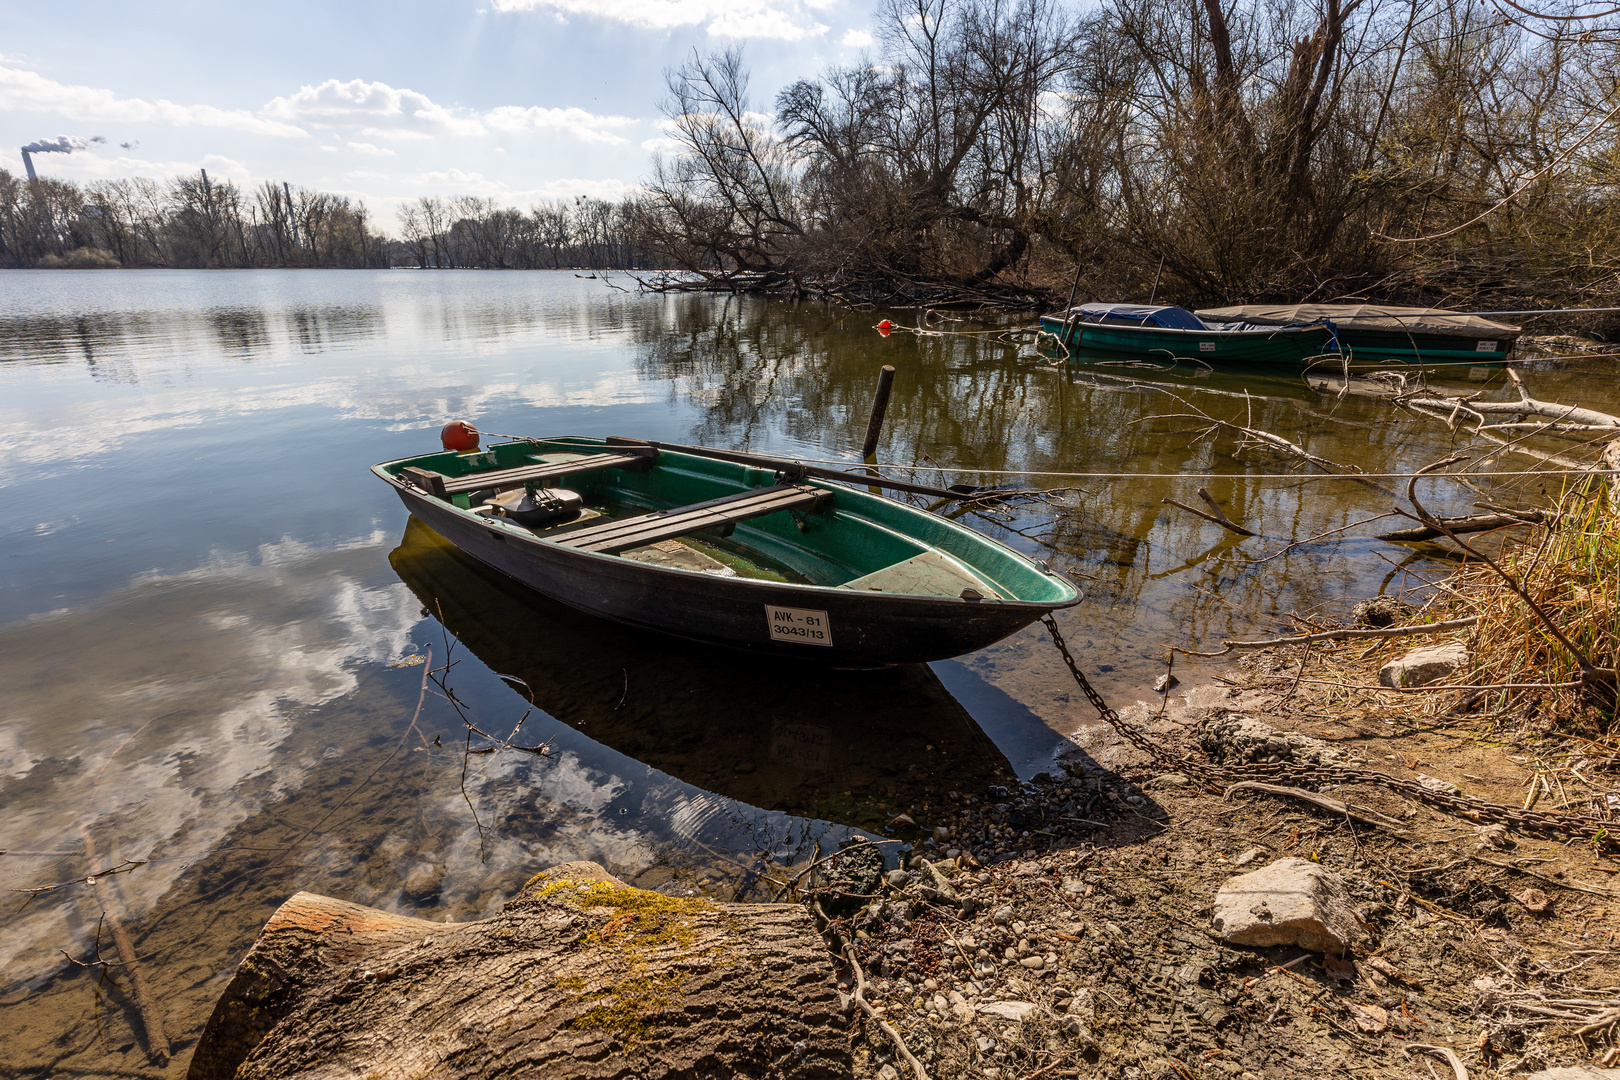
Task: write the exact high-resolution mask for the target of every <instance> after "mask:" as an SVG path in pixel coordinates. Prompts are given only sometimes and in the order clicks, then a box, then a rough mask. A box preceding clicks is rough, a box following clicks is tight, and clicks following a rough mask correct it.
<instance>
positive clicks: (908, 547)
mask: <svg viewBox="0 0 1620 1080" xmlns="http://www.w3.org/2000/svg"><path fill="white" fill-rule="evenodd" d="M619 449H622V446H617V445H609V444H608V443H606V442H605V441H604V440H600V439H589V438H582V437H563V438H552V439H538V440H532V441H523V442H506V443H497V444H494V445H492V446H490V447H489V448H488V449H487V450H482V451H479V452H476V453H456V452H453V451H441V452H437V453H431V454H422V455H418V456H415V457H410V458H402V459H400V460H397V461H391V462H386V463H384V464H381V465H378V466H376V468H375V471H376V472H378V473H379V474H381V475H384V476H386V477H389V478H395V477H397V476H398V474H399V473H400V472H401V471H403V470H404V469H407V468H412V467H414V468H419V469H425V470H429V471H431V472H436V473H439V474H440V475H442V476H444V477H447V478H450V479H457V480H459V479H464V478H468V477H475V476H476V475H478V474H479V473H484V472H490V473H493V472H496V471H499V470H503V469H515V468H522V467H525V466H532V465H535V464H540V463H551V462H561V461H565V460H568V459H569V458H573V457H578V456H582V455H590V454H599V453H605V452H612V451H614V450H619ZM779 479H780V477H779V476H778V474H777V473H775V472H773V471H772V470H769V469H762V468H754V467H751V466H747V465H740V464H736V463H733V462H729V461H722V460H719V459H717V458H709V457H700V456H697V455H691V454H682V453H676V452H672V451H667V450H665V451H660V452H659V455H658V458H657V461H656V463H655V464H654V465H653V466H652V467H651V468H649V469H647V470H645V471H631V470H627V469H604V470H599V471H595V472H590V473H583V474H577V475H574V476H570V477H567V478H564V479H562V480H558V481H555V482H551V481H548V482H547V486H548V487H551V488H567V489H570V490H573V491H577V492H579V494H580V495H581V497H582V498H583V499H584V501H585V504H586V505H587V506H590V507H593V508H597V509H599V510H607V511H608V513H609V514H610V516H622V515H624V514H631V513H651V512H657V511H662V510H668V509H672V508H675V507H684V506H691V505H693V504H696V503H702V502H705V501H708V500H712V499H719V498H724V497H726V496H731V495H736V494H739V493H742V492H747V491H749V490H752V489H759V488H766V487H770V486H772V485H774V484H776V483H777V482H778V481H779ZM801 483H808V484H810V485H812V486H814V487H817V488H820V489H822V490H825V491H828V492H829V493H831V494H832V497H833V498H832V502H833V509H832V511H831V512H829V513H814V514H809V515H803V514H798V513H790V512H785V511H784V512H777V513H771V514H766V515H764V516H761V517H756V518H752V519H750V520H747V521H742V522H739V523H737V524H736V525H735V530H734V532H733V533H732V534H731V535H730V536H729V537H726V538H723V539H722V538H720V537H718V536H714V535H712V534H709V533H702V534H698V535H697V536H696V537H695V539H697V540H699V541H702V542H704V543H707V544H713V545H723V546H725V547H727V548H728V549H732V550H736V551H739V552H744V553H748V554H750V555H753V556H755V557H756V558H757V561H758V563H759V565H761V566H766V567H770V566H773V565H774V566H775V567H778V568H781V569H782V570H785V571H787V572H788V573H787V576H786V577H785V581H786V582H787V583H790V584H798V585H808V586H819V587H823V588H841V587H851V588H854V589H857V590H859V589H863V588H871V589H873V590H878V589H879V586H878V585H875V584H873V585H866V584H863V582H865V581H867V580H868V579H869V578H870V577H871V576H872V575H878V574H882V573H884V572H888V574H889V577H887V578H882V579H879V580H882V581H883V585H882V589H883V590H884V591H887V592H888V593H889V594H890V595H928V596H952V597H954V596H956V595H957V593H958V592H959V591H960V590H961V588H962V584H963V581H964V580H965V578H966V576H971V577H972V578H976V579H978V580H980V581H982V582H984V583H985V584H986V585H988V586H989V587H990V589H991V590H993V591H994V592H995V593H996V594H997V595H998V596H999V597H1000V598H1001V599H1003V600H1006V601H1013V602H1026V603H1033V604H1040V605H1042V606H1049V607H1053V608H1057V607H1068V606H1071V605H1073V604H1075V603H1077V602H1078V601H1079V598H1080V594H1079V591H1078V589H1076V588H1075V586H1074V585H1073V583H1071V582H1069V581H1068V580H1067V579H1066V578H1064V577H1063V576H1061V575H1058V574H1054V573H1051V572H1049V571H1048V570H1046V568H1044V567H1042V566H1040V565H1038V564H1036V563H1035V562H1034V561H1033V560H1032V559H1030V558H1028V557H1026V556H1024V555H1022V554H1020V553H1018V552H1016V551H1014V550H1012V549H1011V548H1008V547H1006V546H1005V545H1003V544H1000V543H998V542H997V541H995V540H992V539H991V538H989V537H986V536H984V535H982V534H980V533H978V532H976V531H974V530H973V529H970V528H968V527H966V526H963V525H959V524H957V523H956V522H953V521H949V520H947V519H945V518H942V517H939V516H938V515H935V514H929V513H926V512H924V511H922V510H919V509H917V508H916V507H912V506H909V505H906V504H904V503H900V502H897V501H895V500H893V499H888V498H884V497H882V496H878V495H873V494H870V493H869V492H866V491H863V490H859V489H856V488H852V487H847V486H845V485H842V484H837V483H831V482H827V481H822V480H815V479H811V480H806V481H801ZM449 506H452V507H454V508H455V509H456V510H457V511H459V512H460V513H461V514H463V515H466V516H467V517H468V518H469V519H471V518H475V517H476V515H474V514H473V512H472V504H471V501H470V496H469V495H465V494H458V495H454V496H452V497H451V499H450V500H449ZM560 533H561V530H559V534H560ZM538 539H540V540H541V541H546V540H547V539H548V536H547V533H546V532H544V531H541V532H539V533H538ZM711 550H712V549H711ZM625 554H627V555H628V554H630V553H628V552H627V553H625ZM577 555H578V556H579V558H581V559H582V560H585V561H589V560H594V559H604V558H605V559H617V558H620V557H621V556H620V555H602V554H594V553H588V552H578V553H577ZM919 557H924V558H919ZM902 564H905V565H906V566H908V567H910V568H911V569H910V570H908V571H907V572H906V573H903V574H900V575H898V576H896V574H895V572H894V571H895V568H897V567H900V566H901V565H902ZM931 567H932V568H933V570H934V571H937V572H935V573H933V574H932V575H931V574H930V568H931ZM964 570H965V571H966V572H967V575H964V574H962V573H961V571H964ZM931 582H932V583H935V584H937V585H938V588H930V584H931Z"/></svg>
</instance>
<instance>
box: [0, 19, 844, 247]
mask: <svg viewBox="0 0 1620 1080" xmlns="http://www.w3.org/2000/svg"><path fill="white" fill-rule="evenodd" d="M873 14H874V11H873V5H872V4H871V3H870V2H857V0H437V2H417V0H402V2H401V0H396V2H391V3H384V2H359V0H337V2H333V3H318V2H306V0H291V2H283V3H277V4H256V3H219V2H217V0H214V2H206V3H205V2H202V0H183V2H180V0H177V2H170V3H161V4H157V3H140V2H119V3H108V2H102V0H91V2H83V3H80V2H75V3H69V4H64V5H60V6H58V5H57V4H51V3H46V4H42V3H38V2H37V0H0V27H4V28H5V32H4V34H3V35H0V147H6V148H10V149H0V168H5V169H9V170H10V171H12V172H13V173H16V174H19V175H20V174H21V173H22V171H23V170H22V156H21V153H20V152H19V149H17V148H20V147H22V146H25V145H29V144H32V143H35V142H48V141H50V140H55V139H57V138H58V137H60V136H68V137H69V138H68V140H67V142H66V144H65V145H70V146H72V145H79V144H80V143H81V142H82V145H83V149H78V150H74V151H73V152H71V153H37V154H34V155H33V157H34V167H35V169H36V170H37V171H38V173H39V174H40V175H41V176H53V177H59V178H62V179H72V180H77V181H80V182H85V181H91V180H98V179H105V178H117V177H133V176H146V177H152V178H154V179H162V178H166V177H169V176H173V175H176V174H179V173H184V172H195V171H196V170H197V169H199V168H206V169H207V170H208V174H209V177H210V178H219V179H229V180H232V181H235V182H236V183H238V184H241V185H244V186H248V185H254V184H257V183H259V182H260V181H262V180H266V179H273V180H276V181H282V180H286V181H291V182H292V183H293V185H295V186H299V185H302V186H305V187H311V188H316V189H318V190H322V191H329V192H334V193H338V194H344V195H350V196H357V197H359V198H361V199H363V200H364V201H365V202H366V204H367V205H368V206H369V207H370V208H371V210H372V212H373V214H374V215H376V216H377V217H378V218H381V219H382V220H384V221H386V222H388V223H389V224H392V222H393V219H394V213H395V211H396V209H397V207H398V206H399V205H400V204H401V203H402V202H405V201H408V200H411V199H414V198H416V197H417V196H420V195H458V194H472V195H480V196H487V197H492V198H495V199H497V200H499V201H500V202H502V203H503V204H507V205H513V206H518V207H527V206H528V205H530V204H531V203H533V202H535V201H537V200H541V199H553V198H566V197H572V196H578V195H588V196H590V197H592V198H616V197H618V196H620V195H622V194H624V193H625V192H626V191H628V190H630V189H631V188H633V187H634V186H635V185H636V183H637V182H638V180H640V179H641V178H642V177H644V176H645V175H646V174H647V171H648V167H649V162H650V159H651V154H652V152H653V151H654V150H655V149H657V148H658V147H659V145H660V139H661V138H662V137H663V134H664V133H663V130H662V128H661V126H660V121H661V119H662V116H661V114H660V112H659V109H658V103H659V101H660V99H661V98H662V97H663V96H664V93H665V90H664V73H665V72H666V70H668V69H669V68H671V67H674V66H678V65H679V64H680V63H681V62H682V61H683V60H685V59H687V58H689V57H690V56H691V55H692V53H693V51H694V50H697V51H698V52H700V53H708V52H714V51H718V50H720V49H724V48H730V47H734V46H742V47H743V49H744V54H745V56H746V57H747V61H748V66H749V67H750V68H751V69H752V72H753V83H752V86H753V95H754V99H755V101H754V106H755V108H758V109H760V110H761V111H766V112H768V111H769V110H770V105H771V102H772V100H773V99H774V98H775V96H776V93H777V91H778V90H779V89H781V88H782V87H784V86H786V85H788V84H789V83H791V82H792V81H793V80H795V79H798V78H802V77H809V76H814V75H815V74H817V73H818V72H820V71H822V70H824V69H825V68H827V67H828V66H831V65H834V64H841V63H849V62H851V61H854V60H855V59H857V58H858V57H859V56H860V55H861V53H862V50H863V49H866V48H868V47H869V46H870V44H871V33H872V26H871V23H872V18H873Z"/></svg>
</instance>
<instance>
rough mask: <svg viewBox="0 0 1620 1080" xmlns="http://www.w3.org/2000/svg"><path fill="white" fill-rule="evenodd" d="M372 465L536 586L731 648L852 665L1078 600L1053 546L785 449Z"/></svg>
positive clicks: (615, 449)
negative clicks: (1042, 558) (794, 457)
mask: <svg viewBox="0 0 1620 1080" xmlns="http://www.w3.org/2000/svg"><path fill="white" fill-rule="evenodd" d="M372 472H373V473H375V474H376V475H377V476H378V477H379V478H381V479H383V480H384V481H386V482H387V483H388V484H389V485H390V486H392V487H393V488H394V490H395V492H396V493H397V494H398V495H399V497H400V499H401V500H402V501H403V502H404V503H405V506H406V507H407V508H408V509H409V510H410V512H411V513H412V514H414V515H416V516H417V517H418V518H420V519H421V520H422V521H423V522H424V523H426V524H427V525H428V526H429V527H430V528H432V529H433V530H434V531H435V532H437V533H438V534H439V535H441V536H443V537H444V538H445V539H447V540H449V541H450V542H451V543H453V544H455V545H456V547H458V548H460V549H461V550H462V551H464V552H466V553H467V554H468V555H471V556H472V557H473V558H475V559H478V560H479V561H480V562H483V563H485V564H486V565H488V566H491V567H494V568H495V569H496V570H499V571H501V572H502V573H504V574H506V575H507V576H508V577H510V578H512V579H514V580H515V581H517V582H520V583H522V584H523V585H526V586H528V587H529V588H532V589H534V590H536V591H538V592H540V593H542V594H544V595H546V596H549V597H551V598H553V599H555V600H559V601H561V602H563V603H565V604H568V605H569V606H571V607H575V608H578V609H580V610H582V611H586V612H589V613H591V614H594V615H598V616H601V617H603V618H608V619H612V620H615V621H617V622H622V623H627V624H630V625H633V626H641V627H646V628H649V629H653V630H661V631H664V632H665V633H670V634H676V635H679V636H681V637H685V638H691V639H694V640H698V641H704V642H710V643H714V644H720V645H727V646H731V647H734V648H740V649H748V650H754V651H760V652H769V653H777V654H785V655H791V656H800V657H804V658H806V659H811V660H816V661H821V662H832V663H835V664H840V665H846V666H876V665H884V664H894V663H907V662H913V661H928V660H940V659H944V658H946V657H950V656H958V655H960V654H962V653H966V652H971V651H973V650H975V649H982V648H984V647H986V646H988V645H992V644H994V643H995V642H997V641H1000V640H1001V639H1002V638H1005V637H1006V636H1008V635H1009V634H1012V633H1014V632H1015V631H1017V630H1019V629H1021V628H1022V627H1024V626H1027V625H1029V624H1030V623H1032V622H1034V621H1035V620H1036V619H1039V618H1040V617H1041V616H1042V615H1045V614H1046V613H1047V612H1049V611H1052V610H1054V609H1057V608H1065V607H1071V606H1073V605H1075V604H1077V603H1079V602H1080V593H1079V590H1078V589H1076V588H1075V586H1074V584H1073V582H1071V581H1069V579H1068V578H1066V577H1064V576H1063V575H1061V574H1058V573H1056V572H1054V571H1053V570H1051V569H1050V568H1048V567H1047V566H1046V565H1045V564H1044V563H1039V562H1036V561H1035V560H1033V559H1031V558H1029V557H1027V556H1025V555H1023V554H1021V553H1019V552H1017V551H1014V550H1013V549H1011V548H1009V547H1007V546H1006V545H1004V544H1000V543H997V542H996V541H994V540H992V539H990V538H989V537H987V536H984V535H982V534H980V533H977V532H975V531H974V530H972V529H969V528H967V527H966V526H963V525H959V524H957V523H956V522H954V521H950V520H947V519H945V518H943V517H940V516H938V515H936V514H930V513H926V512H925V511H923V510H919V509H917V508H916V507H913V506H909V505H907V504H905V503H902V502H897V501H895V500H893V499H887V498H883V497H881V496H878V495H874V494H871V493H869V492H868V491H865V490H861V489H860V488H857V487H849V486H845V484H843V483H839V482H836V481H837V479H838V478H840V477H841V476H843V474H839V473H834V472H832V471H831V470H826V469H817V468H814V467H811V466H806V465H803V464H800V463H797V462H792V461H788V460H784V459H780V458H766V457H760V456H756V455H749V454H732V453H728V452H726V451H719V450H709V449H705V448H702V447H678V448H674V447H671V446H670V445H669V444H661V443H648V442H641V441H638V440H633V439H610V440H607V441H602V440H598V439H586V438H574V437H564V438H551V439H531V440H522V441H515V442H505V443H497V444H495V445H493V446H491V447H489V448H488V449H487V450H472V451H470V452H458V451H455V450H445V451H443V452H441V453H434V454H423V455H419V456H416V457H409V458H401V459H399V460H397V461H390V462H385V463H384V464H381V465H377V466H374V467H373V468H372ZM844 478H845V479H854V480H855V481H856V482H858V483H862V484H865V483H877V484H882V485H884V486H889V487H899V488H902V489H906V490H913V491H921V492H932V493H934V494H947V495H950V496H951V497H953V498H959V497H960V495H959V494H956V493H947V492H939V491H933V490H932V489H924V488H921V487H920V486H919V485H910V484H903V483H900V482H898V481H888V480H881V479H880V480H872V481H868V480H866V479H865V478H862V477H854V478H848V477H844Z"/></svg>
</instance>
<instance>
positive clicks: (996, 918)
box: [990, 904, 1013, 926]
mask: <svg viewBox="0 0 1620 1080" xmlns="http://www.w3.org/2000/svg"><path fill="white" fill-rule="evenodd" d="M990 918H991V920H992V921H993V922H995V923H997V924H998V925H1000V926H1006V925H1007V924H1008V923H1010V922H1012V921H1013V906H1012V905H1011V904H1002V905H1001V906H1000V907H998V908H996V910H995V911H994V912H993V913H992V914H991V916H990Z"/></svg>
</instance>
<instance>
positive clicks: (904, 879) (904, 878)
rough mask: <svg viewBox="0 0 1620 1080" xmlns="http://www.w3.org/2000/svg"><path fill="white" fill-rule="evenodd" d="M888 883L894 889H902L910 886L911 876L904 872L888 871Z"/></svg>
mask: <svg viewBox="0 0 1620 1080" xmlns="http://www.w3.org/2000/svg"><path fill="white" fill-rule="evenodd" d="M888 881H889V884H890V885H892V886H894V887H895V888H896V889H903V888H905V887H906V886H907V885H909V884H911V875H910V874H908V873H906V872H905V871H904V870H890V871H889V878H888Z"/></svg>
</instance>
